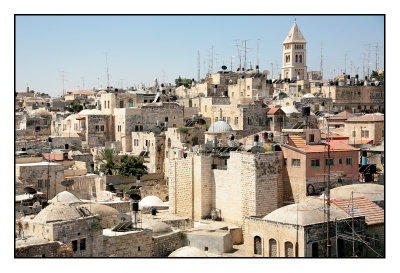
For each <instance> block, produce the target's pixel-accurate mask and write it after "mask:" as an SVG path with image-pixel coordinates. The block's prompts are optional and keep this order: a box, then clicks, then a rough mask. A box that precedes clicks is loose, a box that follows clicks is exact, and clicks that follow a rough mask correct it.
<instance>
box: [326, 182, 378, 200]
mask: <svg viewBox="0 0 400 273" xmlns="http://www.w3.org/2000/svg"><path fill="white" fill-rule="evenodd" d="M351 192H353V193H354V195H353V196H354V197H361V196H364V197H365V198H367V199H368V200H370V201H382V200H384V199H385V187H384V186H383V185H379V184H372V183H364V184H353V185H346V186H341V187H336V188H333V189H331V191H330V198H331V199H347V198H351ZM320 198H321V199H323V198H324V194H322V195H321V196H320Z"/></svg>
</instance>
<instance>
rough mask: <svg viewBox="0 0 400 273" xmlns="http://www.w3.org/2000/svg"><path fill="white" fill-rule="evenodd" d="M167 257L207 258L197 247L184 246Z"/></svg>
mask: <svg viewBox="0 0 400 273" xmlns="http://www.w3.org/2000/svg"><path fill="white" fill-rule="evenodd" d="M168 257H208V256H207V255H206V253H205V252H204V251H202V250H200V249H198V248H197V247H192V246H184V247H181V248H179V249H177V250H175V251H174V252H172V253H171V254H169V256H168Z"/></svg>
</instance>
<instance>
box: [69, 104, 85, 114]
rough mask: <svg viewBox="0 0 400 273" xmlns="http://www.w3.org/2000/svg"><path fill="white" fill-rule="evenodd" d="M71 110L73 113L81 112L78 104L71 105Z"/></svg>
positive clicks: (81, 108) (80, 106)
mask: <svg viewBox="0 0 400 273" xmlns="http://www.w3.org/2000/svg"><path fill="white" fill-rule="evenodd" d="M72 109H74V112H80V111H82V110H83V106H82V105H81V104H79V103H75V104H74V105H72Z"/></svg>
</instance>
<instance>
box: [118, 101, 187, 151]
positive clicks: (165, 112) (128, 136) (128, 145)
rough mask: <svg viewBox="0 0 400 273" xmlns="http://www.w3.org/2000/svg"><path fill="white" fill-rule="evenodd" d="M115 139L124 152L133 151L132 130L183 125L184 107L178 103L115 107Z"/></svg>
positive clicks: (141, 130) (140, 130) (142, 130)
mask: <svg viewBox="0 0 400 273" xmlns="http://www.w3.org/2000/svg"><path fill="white" fill-rule="evenodd" d="M114 115H115V140H116V141H119V142H121V143H122V151H123V152H131V151H132V145H133V144H132V132H144V131H149V130H151V129H152V128H154V127H155V126H162V127H181V126H183V125H184V122H185V121H184V107H183V106H180V105H178V104H177V103H161V104H154V105H144V106H142V107H140V108H115V109H114Z"/></svg>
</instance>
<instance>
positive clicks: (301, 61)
mask: <svg viewBox="0 0 400 273" xmlns="http://www.w3.org/2000/svg"><path fill="white" fill-rule="evenodd" d="M299 63H303V55H300V56H299Z"/></svg>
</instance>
